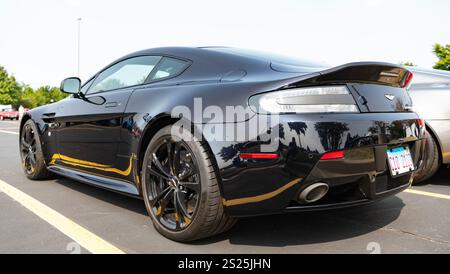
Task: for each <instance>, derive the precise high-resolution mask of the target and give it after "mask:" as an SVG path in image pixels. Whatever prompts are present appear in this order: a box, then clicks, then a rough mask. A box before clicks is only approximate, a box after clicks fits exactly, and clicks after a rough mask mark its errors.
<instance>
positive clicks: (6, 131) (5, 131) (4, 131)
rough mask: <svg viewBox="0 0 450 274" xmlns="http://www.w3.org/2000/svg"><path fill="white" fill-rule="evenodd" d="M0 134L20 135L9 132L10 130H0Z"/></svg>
mask: <svg viewBox="0 0 450 274" xmlns="http://www.w3.org/2000/svg"><path fill="white" fill-rule="evenodd" d="M0 132H1V133H8V134H14V135H19V133H18V132H14V131H8V130H1V129H0Z"/></svg>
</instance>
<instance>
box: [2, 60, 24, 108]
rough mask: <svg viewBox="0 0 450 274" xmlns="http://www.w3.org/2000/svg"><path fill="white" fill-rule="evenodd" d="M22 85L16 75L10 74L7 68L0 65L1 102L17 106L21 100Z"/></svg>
mask: <svg viewBox="0 0 450 274" xmlns="http://www.w3.org/2000/svg"><path fill="white" fill-rule="evenodd" d="M21 91H22V87H21V85H20V84H19V83H17V81H16V78H14V76H9V75H8V72H7V71H6V69H5V68H4V67H2V66H0V104H1V105H13V106H14V107H16V106H17V105H18V103H19V101H20V95H21Z"/></svg>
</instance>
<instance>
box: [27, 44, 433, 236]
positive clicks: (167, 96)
mask: <svg viewBox="0 0 450 274" xmlns="http://www.w3.org/2000/svg"><path fill="white" fill-rule="evenodd" d="M411 78H412V73H411V72H409V71H408V70H406V69H405V68H402V67H399V66H397V65H393V64H387V63H368V62H367V63H352V64H346V65H342V66H339V67H334V68H327V67H324V66H323V65H319V64H315V63H311V62H307V61H302V60H294V59H289V58H287V59H286V58H283V57H278V56H273V55H269V54H262V53H257V52H252V51H247V50H240V49H234V48H225V47H209V48H181V47H179V48H177V47H174V48H156V49H149V50H144V51H140V52H136V53H133V54H130V55H127V56H125V57H123V58H121V59H119V60H117V61H115V62H113V63H112V64H111V65H109V66H107V67H106V68H104V69H103V70H101V71H100V72H99V73H97V74H96V75H95V76H94V77H92V78H91V79H89V80H88V81H87V82H86V83H85V84H84V85H83V86H82V87H80V86H81V84H80V80H79V79H78V78H68V79H66V80H64V81H63V83H62V84H61V90H62V91H64V92H67V93H71V94H72V95H71V96H70V97H68V98H66V99H64V100H62V101H59V102H57V103H53V104H49V105H46V106H43V107H40V108H36V109H33V110H31V111H29V112H28V113H27V114H26V115H25V116H24V118H23V119H22V121H21V131H20V152H21V156H22V164H23V169H24V171H25V173H26V175H27V176H28V177H29V178H30V179H43V178H47V177H48V176H49V175H50V174H51V173H57V174H60V175H62V176H66V177H69V178H73V179H75V180H78V181H81V182H85V183H88V184H91V185H95V186H99V187H102V188H106V189H109V190H113V191H117V192H120V193H123V194H127V195H130V196H133V197H141V198H142V199H143V200H144V202H145V205H146V208H147V210H148V213H149V215H150V217H151V219H152V221H153V224H154V226H155V227H156V229H157V230H158V231H159V232H160V233H161V234H163V235H164V236H166V237H168V238H170V239H173V240H176V241H191V240H195V239H199V238H204V237H208V236H211V235H214V234H217V233H220V232H223V231H225V230H227V229H229V228H231V227H232V226H233V224H234V223H235V221H236V218H237V217H242V216H250V215H267V214H276V213H282V212H291V211H302V210H320V209H328V208H336V207H348V206H354V205H361V204H366V203H369V202H372V201H375V200H379V199H381V198H384V197H387V196H390V195H394V194H396V193H398V192H400V191H402V190H404V189H406V188H407V187H408V186H409V185H410V184H411V182H412V178H413V175H414V170H416V169H417V168H418V167H419V166H420V164H421V155H422V153H421V152H422V150H423V149H424V147H425V146H424V145H423V132H424V125H423V121H422V120H421V119H419V117H418V116H417V114H416V113H414V112H412V111H411V100H410V97H409V95H408V92H407V87H408V84H409V83H410V81H411Z"/></svg>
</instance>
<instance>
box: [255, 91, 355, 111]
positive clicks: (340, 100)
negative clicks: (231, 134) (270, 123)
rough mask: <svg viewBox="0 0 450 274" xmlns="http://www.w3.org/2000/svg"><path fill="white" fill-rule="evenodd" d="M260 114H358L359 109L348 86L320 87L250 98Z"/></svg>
mask: <svg viewBox="0 0 450 274" xmlns="http://www.w3.org/2000/svg"><path fill="white" fill-rule="evenodd" d="M250 106H251V109H252V110H253V111H254V112H256V113H260V114H267V113H270V114H283V113H338V112H340V113H357V112H359V109H358V107H357V105H356V102H355V100H354V99H353V96H352V95H351V93H350V91H349V90H348V89H347V87H346V86H318V87H305V88H294V89H286V90H279V91H274V92H269V93H265V94H260V95H256V96H253V97H251V98H250Z"/></svg>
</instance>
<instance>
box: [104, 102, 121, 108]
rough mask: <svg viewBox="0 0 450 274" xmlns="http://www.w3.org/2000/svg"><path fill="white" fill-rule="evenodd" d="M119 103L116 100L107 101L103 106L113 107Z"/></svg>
mask: <svg viewBox="0 0 450 274" xmlns="http://www.w3.org/2000/svg"><path fill="white" fill-rule="evenodd" d="M118 105H119V103H117V102H107V103H105V108H115V107H117V106H118Z"/></svg>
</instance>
